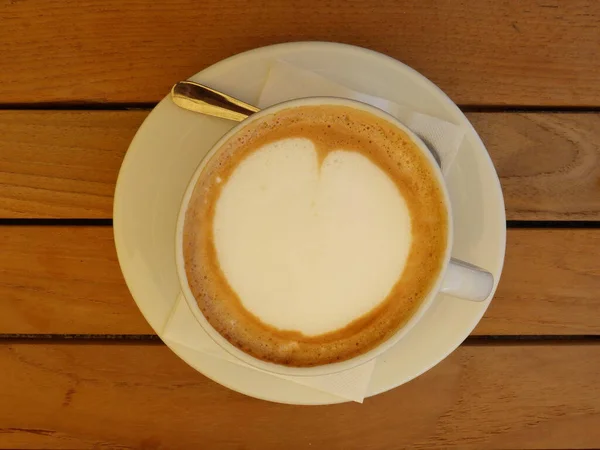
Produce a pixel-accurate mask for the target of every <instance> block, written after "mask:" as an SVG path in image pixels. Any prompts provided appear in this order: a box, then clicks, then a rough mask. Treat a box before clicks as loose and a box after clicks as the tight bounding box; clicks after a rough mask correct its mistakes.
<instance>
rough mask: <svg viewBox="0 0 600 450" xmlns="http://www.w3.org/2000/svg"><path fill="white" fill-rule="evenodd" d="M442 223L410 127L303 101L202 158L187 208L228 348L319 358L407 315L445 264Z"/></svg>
mask: <svg viewBox="0 0 600 450" xmlns="http://www.w3.org/2000/svg"><path fill="white" fill-rule="evenodd" d="M446 220H447V213H446V209H445V205H444V202H443V194H442V192H441V190H440V186H439V184H438V181H437V178H436V176H435V174H434V173H433V172H432V169H431V168H430V167H429V164H428V162H427V160H426V159H425V157H424V156H423V155H422V154H421V152H420V150H419V149H418V148H417V147H416V146H415V144H414V143H413V142H412V141H411V140H410V139H409V138H408V137H407V136H406V134H405V133H404V132H403V131H402V130H399V129H398V128H396V127H395V126H393V125H391V124H389V123H388V122H387V121H385V120H383V119H380V118H378V117H376V116H374V115H372V114H370V113H366V112H363V111H358V110H355V109H352V108H349V107H342V106H305V107H297V108H293V109H289V110H284V111H281V112H278V113H276V114H275V115H271V116H266V117H263V118H261V119H259V120H257V121H255V122H253V123H251V124H250V125H248V126H246V127H245V128H243V129H242V130H241V131H240V132H239V133H237V134H236V135H234V136H233V137H232V138H230V139H229V140H228V141H227V142H226V143H225V144H224V145H223V146H222V147H221V148H220V149H219V150H218V151H217V152H216V154H215V156H214V157H213V158H211V160H210V161H209V162H208V164H207V166H206V168H205V169H204V172H203V174H202V176H201V177H200V179H199V181H198V183H197V185H196V188H195V189H194V192H193V194H192V198H191V201H190V204H189V207H188V211H187V213H186V218H185V224H184V239H183V242H184V248H183V251H184V260H185V269H186V274H187V278H188V282H189V285H190V288H191V290H192V292H193V294H194V296H195V297H196V300H197V302H198V305H199V307H200V309H201V310H202V312H203V314H204V315H205V317H206V318H207V320H208V321H209V323H211V325H212V326H213V327H214V328H215V329H216V330H217V331H219V333H221V334H222V335H223V336H224V337H225V338H226V339H228V340H229V341H230V342H231V343H232V344H234V345H236V346H237V347H238V348H240V349H241V350H243V351H245V352H247V353H249V354H251V355H253V356H255V357H258V358H260V359H263V360H266V361H271V362H275V363H279V364H284V365H290V366H314V365H320V364H325V363H330V362H335V361H340V360H344V359H348V358H351V357H353V356H356V355H358V354H360V353H364V352H365V351H367V350H369V349H371V348H373V347H374V346H376V345H377V344H378V343H380V342H382V341H383V340H385V339H387V338H388V337H390V336H391V335H393V334H394V333H395V332H396V330H398V328H400V327H401V326H402V325H403V324H404V323H405V322H406V321H407V320H408V319H409V318H410V316H411V315H412V314H413V313H414V311H415V310H416V308H417V307H418V306H419V304H420V303H421V301H422V299H423V298H424V297H425V295H426V294H427V292H428V291H429V289H430V287H431V285H432V283H433V281H434V280H435V279H436V278H437V275H438V273H439V270H440V268H441V265H442V261H443V257H444V251H445V246H446V239H447V235H446V234H447V223H446Z"/></svg>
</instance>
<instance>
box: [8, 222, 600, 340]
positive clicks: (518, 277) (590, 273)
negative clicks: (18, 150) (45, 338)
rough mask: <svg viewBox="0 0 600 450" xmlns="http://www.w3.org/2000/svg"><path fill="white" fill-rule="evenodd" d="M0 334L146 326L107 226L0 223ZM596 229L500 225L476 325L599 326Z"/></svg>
mask: <svg viewBox="0 0 600 450" xmlns="http://www.w3.org/2000/svg"><path fill="white" fill-rule="evenodd" d="M0 242H3V249H2V252H0V303H1V304H2V314H0V334H11V333H22V334H35V333H51V334H144V333H152V331H151V330H150V328H149V326H148V325H147V324H146V322H145V320H144V319H143V317H142V315H141V314H140V312H139V311H138V310H137V308H136V306H135V303H134V301H133V299H132V298H131V296H130V294H129V292H128V290H127V287H126V286H125V283H124V281H123V277H122V275H121V273H120V270H119V266H118V262H117V257H116V253H115V250H114V244H113V238H112V229H111V228H110V227H63V226H51V227H35V226H4V227H0ZM598 248H600V230H533V229H522V230H515V229H513V230H509V232H508V248H507V255H506V261H505V269H504V273H503V276H502V279H501V282H500V286H499V288H498V291H497V293H496V296H495V298H494V300H493V302H492V304H491V306H490V309H489V310H488V312H487V313H486V315H485V317H484V318H483V320H482V321H481V323H480V325H479V327H478V328H477V329H476V330H475V332H474V333H475V334H478V335H486V334H499V335H536V334H548V335H567V334H580V335H594V334H596V335H597V334H600V316H598V314H597V312H598V309H599V308H600V297H599V296H598V292H600V266H599V265H598V256H597V252H594V251H592V250H591V249H598Z"/></svg>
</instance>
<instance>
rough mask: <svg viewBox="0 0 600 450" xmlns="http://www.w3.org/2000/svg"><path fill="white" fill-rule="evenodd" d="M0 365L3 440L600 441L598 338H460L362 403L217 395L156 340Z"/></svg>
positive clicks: (40, 443)
mask: <svg viewBox="0 0 600 450" xmlns="http://www.w3.org/2000/svg"><path fill="white" fill-rule="evenodd" d="M0 364H1V366H2V368H3V370H2V371H1V372H0V398H1V399H2V401H3V405H4V408H1V409H0V424H1V425H0V446H2V447H3V448H7V447H11V448H42V447H43V448H73V449H74V448H77V449H84V448H94V449H104V448H111V449H162V448H164V449H167V448H169V449H172V448H220V449H221V448H222V449H240V448H243V449H254V448H256V449H280V448H284V447H285V448H288V449H300V448H314V449H320V448H327V449H337V448H339V449H342V448H343V449H364V448H369V449H372V450H377V449H389V448H417V449H430V448H445V449H446V448H460V449H477V450H483V449H500V448H502V449H534V448H535V449H542V448H543V449H549V448H555V449H558V448H570V449H575V448H597V447H598V446H600V428H599V427H597V426H594V425H595V424H597V423H598V421H600V391H599V390H598V389H597V374H598V371H600V346H599V345H573V346H555V345H549V346H518V347H515V346H508V347H503V346H483V347H461V348H459V349H458V350H457V351H456V352H455V353H453V354H452V355H451V356H450V357H449V358H447V359H446V360H445V361H443V362H442V363H441V364H440V365H438V366H437V367H435V368H434V369H432V370H431V371H430V372H428V373H426V374H425V375H423V376H421V377H419V378H417V379H416V380H414V381H412V382H410V383H409V384H407V385H404V386H401V387H399V388H396V389H394V390H392V391H390V392H388V393H385V394H382V395H380V396H377V397H374V398H372V399H367V400H366V401H365V403H364V404H363V405H359V404H341V405H332V406H321V407H298V406H289V405H280V404H274V403H268V402H264V401H259V400H255V399H252V398H249V397H245V396H243V395H241V394H237V393H235V392H232V391H229V390H227V389H226V388H224V387H221V386H219V385H217V384H216V383H214V382H212V381H210V380H208V379H207V378H204V377H203V376H202V375H200V374H199V373H196V372H194V370H193V369H191V368H189V367H188V366H186V365H185V363H183V362H182V361H180V360H179V359H177V357H176V356H175V355H174V354H172V353H171V352H170V351H169V350H168V349H167V348H166V347H164V346H162V345H161V346H138V345H131V346H116V345H85V346H83V345H51V344H38V345H31V344H7V345H3V346H2V347H0ZM508 411H510V413H508ZM582 430H585V432H582Z"/></svg>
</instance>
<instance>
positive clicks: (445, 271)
mask: <svg viewBox="0 0 600 450" xmlns="http://www.w3.org/2000/svg"><path fill="white" fill-rule="evenodd" d="M307 105H311V106H317V105H339V106H349V107H352V108H355V109H358V110H362V111H366V112H369V113H371V114H373V115H375V116H377V117H380V118H382V119H384V120H386V121H388V122H389V123H391V124H392V125H394V126H396V127H397V128H399V129H401V130H402V131H404V132H405V133H406V134H407V135H408V136H409V137H410V138H411V139H412V140H413V141H414V143H415V144H416V145H417V147H418V148H419V149H420V150H421V151H422V152H423V155H424V156H425V157H426V159H427V161H428V162H429V164H430V165H431V168H432V169H433V173H435V176H436V177H438V181H439V184H440V185H441V186H442V191H443V197H444V202H445V204H446V210H447V214H448V220H447V223H448V240H447V245H446V248H445V251H444V262H443V267H442V270H441V271H440V273H439V276H438V277H437V279H436V280H435V283H434V284H433V287H432V288H431V290H430V292H429V293H428V294H427V295H426V296H425V298H424V299H423V300H422V301H421V304H420V306H419V307H418V308H417V310H416V311H415V312H414V314H413V315H412V316H411V317H410V319H409V320H408V321H407V322H406V323H405V324H404V326H402V327H401V328H400V329H399V330H398V331H397V332H396V333H395V334H394V335H393V336H392V337H391V338H389V339H388V340H386V341H384V342H382V343H381V344H379V345H378V346H377V347H375V348H373V349H371V350H369V351H367V352H365V353H363V354H361V355H358V356H356V357H354V358H352V359H349V360H346V361H342V362H337V363H332V364H325V365H321V366H316V367H288V366H283V365H279V364H274V363H270V362H266V361H263V360H260V359H257V358H254V357H253V356H251V355H249V354H247V353H245V352H243V351H241V350H240V349H238V348H237V347H235V346H234V345H232V344H231V343H230V342H229V341H228V340H227V339H225V338H224V337H223V336H222V335H221V334H220V333H219V332H217V331H216V330H215V329H214V328H213V327H212V326H211V325H210V323H209V322H208V320H207V319H206V318H205V317H204V314H203V313H202V311H201V310H200V308H199V306H198V303H197V302H196V300H195V298H194V295H193V294H192V292H191V289H190V287H189V284H188V280H187V275H186V271H185V264H184V257H183V228H184V221H185V213H186V211H187V208H188V204H189V202H190V199H191V197H192V193H193V190H194V187H195V186H196V183H197V181H198V178H199V177H200V175H201V174H202V172H203V169H204V167H205V166H206V163H207V162H208V161H209V160H210V158H211V157H212V156H213V154H214V153H215V152H216V151H217V150H218V149H219V148H220V147H221V146H222V145H223V144H224V143H225V142H226V141H227V140H228V139H229V138H230V137H231V136H232V135H233V134H235V133H237V132H238V131H240V129H242V128H244V127H246V126H248V125H249V124H250V123H252V122H253V121H255V120H258V119H260V118H261V117H263V116H265V115H269V114H274V113H277V112H278V111H281V110H284V109H289V108H293V107H298V106H307ZM452 235H453V223H452V210H451V204H450V200H449V196H448V191H447V188H446V184H445V181H444V178H443V176H442V172H441V170H440V168H439V166H438V164H437V162H436V160H435V158H434V156H433V155H432V154H431V152H430V151H429V149H428V148H427V146H426V145H425V144H424V143H423V141H421V139H419V138H418V137H417V136H416V135H415V134H414V133H413V132H412V131H410V130H409V129H408V128H406V127H405V126H404V125H403V124H402V123H400V122H399V121H398V120H397V119H395V118H394V117H392V116H391V115H389V114H388V113H386V112H384V111H382V110H380V109H378V108H375V107H373V106H370V105H367V104H364V103H361V102H357V101H354V100H347V99H341V98H335V97H311V98H303V99H297V100H291V101H288V102H284V103H280V104H277V105H274V106H271V107H269V108H266V109H264V110H262V111H260V112H258V113H255V114H253V115H252V116H250V117H248V118H247V119H246V120H244V121H242V122H240V123H239V124H238V125H236V126H235V127H233V128H232V129H231V130H230V131H229V132H228V133H227V134H225V135H224V136H223V137H222V138H221V139H220V140H219V141H218V142H217V143H216V144H215V145H214V146H213V148H212V149H211V150H210V151H209V152H208V153H207V154H206V156H205V157H204V159H203V160H202V162H201V163H200V165H199V166H198V168H197V169H196V171H195V173H194V175H193V177H192V178H191V180H190V182H189V184H188V187H187V189H186V192H185V194H184V196H183V200H182V202H181V207H180V210H179V216H178V219H177V231H176V263H177V272H178V275H179V280H180V284H181V291H182V296H183V298H184V299H185V300H186V302H187V303H188V305H189V307H190V310H191V311H192V313H193V315H194V317H195V318H196V319H197V320H198V322H199V323H200V325H201V326H202V328H203V329H204V330H205V331H206V333H207V334H208V335H209V336H210V337H211V338H212V339H213V340H214V341H215V342H216V343H217V344H219V345H220V346H221V347H222V348H223V349H224V350H226V351H227V352H228V353H230V354H231V355H233V356H234V357H236V358H237V359H239V360H240V361H241V362H244V363H247V364H249V365H251V366H253V367H255V368H258V369H262V370H265V371H267V372H273V373H278V374H283V375H291V376H317V375H327V374H332V373H336V372H340V371H343V370H347V369H350V368H353V367H356V366H359V365H361V364H364V363H365V362H367V361H369V360H371V359H372V358H375V357H377V356H378V355H380V354H382V353H383V352H385V351H386V350H387V349H389V348H390V347H392V346H393V345H394V344H396V343H397V342H398V341H399V340H400V339H401V338H402V337H403V336H404V335H406V333H408V331H409V330H410V329H411V328H412V327H413V326H414V325H415V324H416V323H417V322H418V321H419V320H420V319H421V318H422V317H423V315H424V313H425V311H427V309H428V308H429V307H430V306H431V304H432V303H433V301H434V299H435V297H436V295H437V294H438V293H444V294H447V295H451V296H454V297H458V298H461V299H465V300H470V301H484V300H486V299H487V298H488V297H489V295H490V294H491V292H492V289H493V286H494V279H493V276H492V274H491V273H489V272H487V271H485V270H484V269H481V268H479V267H477V266H474V265H472V264H469V263H466V262H464V261H460V260H456V259H454V258H451V256H450V255H451V251H452Z"/></svg>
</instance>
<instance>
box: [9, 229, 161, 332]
mask: <svg viewBox="0 0 600 450" xmlns="http://www.w3.org/2000/svg"><path fill="white" fill-rule="evenodd" d="M0 242H2V251H1V252H0V303H1V304H2V313H1V314H0V330H1V331H0V334H1V333H24V334H28V333H76V334H120V333H127V334H130V333H132V334H138V333H152V329H151V328H150V326H149V325H148V324H147V323H146V321H145V320H144V318H143V317H142V315H141V313H140V312H139V310H138V308H137V307H136V305H135V303H134V301H133V299H132V298H131V295H130V294H129V291H128V290H127V286H126V285H125V281H124V280H123V276H122V274H121V271H120V269H119V263H118V262H117V254H116V251H115V246H114V242H113V236H112V228H110V227H62V226H50V227H43V226H42V227H38V226H31V227H30V226H24V227H21V226H4V227H0Z"/></svg>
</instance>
